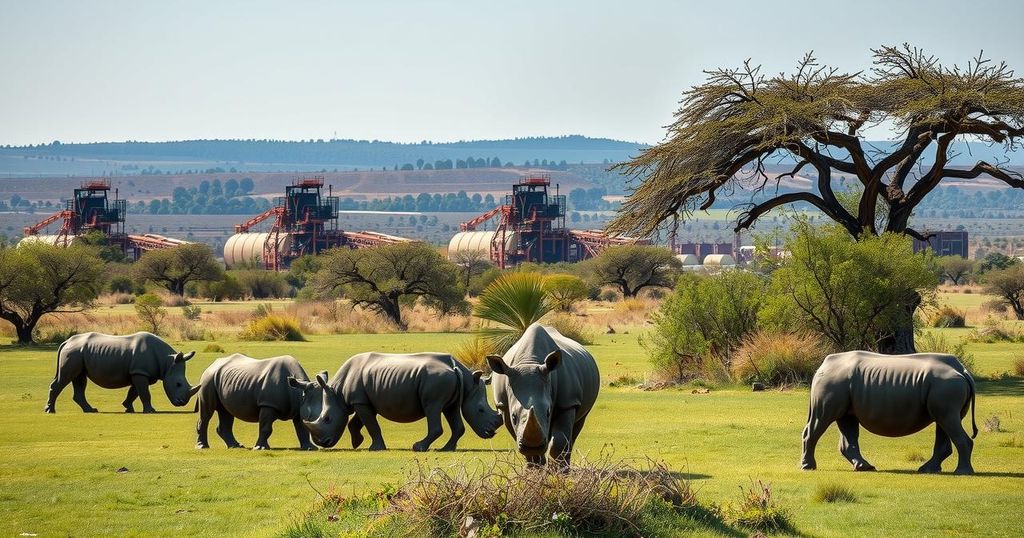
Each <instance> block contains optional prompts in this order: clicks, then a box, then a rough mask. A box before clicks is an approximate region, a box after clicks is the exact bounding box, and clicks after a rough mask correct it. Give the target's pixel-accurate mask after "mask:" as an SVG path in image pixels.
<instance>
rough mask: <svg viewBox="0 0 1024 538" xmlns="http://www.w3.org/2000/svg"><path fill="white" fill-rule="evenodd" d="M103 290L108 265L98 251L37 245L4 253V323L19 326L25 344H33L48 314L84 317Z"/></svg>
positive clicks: (0, 302) (0, 297) (0, 283)
mask: <svg viewBox="0 0 1024 538" xmlns="http://www.w3.org/2000/svg"><path fill="white" fill-rule="evenodd" d="M102 289H103V261H102V260H100V258H99V256H98V254H97V251H96V249H95V248H93V247H88V246H85V245H79V244H74V243H73V244H71V245H70V246H68V247H67V248H62V247H57V246H53V245H46V244H42V243H32V244H28V245H23V246H19V247H6V248H0V319H5V320H7V321H9V322H11V324H12V325H14V329H15V331H16V333H17V335H18V343H19V344H29V343H32V331H33V330H34V329H35V327H36V324H37V323H38V322H39V320H40V318H42V317H43V316H44V315H46V314H49V313H53V312H78V311H81V310H83V309H85V308H87V307H88V306H90V305H91V304H92V301H93V299H95V298H96V296H97V295H98V294H99V292H100V290H102Z"/></svg>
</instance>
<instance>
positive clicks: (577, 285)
mask: <svg viewBox="0 0 1024 538" xmlns="http://www.w3.org/2000/svg"><path fill="white" fill-rule="evenodd" d="M589 291H590V289H589V288H588V287H587V283H586V282H583V279H581V278H579V277H576V276H573V275H564V274H554V275H548V276H547V277H545V278H544V293H547V294H548V299H549V300H550V301H551V304H552V306H554V307H555V309H556V310H561V311H562V312H568V311H570V310H572V308H573V305H575V304H576V303H578V302H580V301H582V300H583V299H586V298H587V294H588V292H589Z"/></svg>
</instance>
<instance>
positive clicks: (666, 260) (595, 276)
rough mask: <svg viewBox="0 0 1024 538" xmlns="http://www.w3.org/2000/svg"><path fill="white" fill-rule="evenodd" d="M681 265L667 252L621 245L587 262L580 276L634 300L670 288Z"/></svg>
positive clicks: (644, 246)
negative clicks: (647, 290) (653, 289)
mask: <svg viewBox="0 0 1024 538" xmlns="http://www.w3.org/2000/svg"><path fill="white" fill-rule="evenodd" d="M681 267H682V263H681V262H680V261H679V260H678V259H677V258H676V257H675V256H674V255H673V254H672V251H670V250H668V249H667V248H662V247H655V246H649V245H621V246H614V247H609V248H607V249H605V250H604V251H603V252H601V254H599V255H598V256H597V257H596V258H593V259H590V260H587V261H586V262H585V265H584V266H583V273H584V274H586V275H587V276H588V277H589V279H590V280H591V281H592V282H593V283H594V284H596V285H598V286H605V285H614V286H616V287H618V288H619V291H621V292H622V296H623V297H626V298H629V297H636V295H637V294H638V293H640V290H642V289H644V288H651V287H661V288H671V287H672V286H673V285H674V284H675V278H676V275H677V273H678V271H679V269H680V268H681Z"/></svg>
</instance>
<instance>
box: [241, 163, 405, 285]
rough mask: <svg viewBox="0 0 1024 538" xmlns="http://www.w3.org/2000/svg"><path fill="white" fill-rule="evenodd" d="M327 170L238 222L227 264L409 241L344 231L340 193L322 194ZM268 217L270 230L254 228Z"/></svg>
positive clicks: (279, 261) (269, 265)
mask: <svg viewBox="0 0 1024 538" xmlns="http://www.w3.org/2000/svg"><path fill="white" fill-rule="evenodd" d="M323 187H324V178H323V176H313V177H309V178H302V179H297V180H295V181H294V182H292V184H291V185H288V186H286V187H285V193H284V197H282V198H277V200H275V203H274V206H273V207H271V208H270V209H268V210H267V211H264V212H263V213H261V214H259V215H257V216H255V217H253V218H251V219H249V220H248V221H246V222H245V223H243V224H239V225H236V226H235V234H234V235H232V236H231V237H229V238H228V240H227V242H226V243H224V265H226V266H227V267H228V268H231V267H233V266H239V265H244V264H255V265H258V266H260V267H264V268H266V269H272V270H278V269H283V268H285V267H288V265H289V264H291V262H292V260H295V259H296V258H298V257H300V256H305V255H307V254H319V253H321V252H323V251H324V250H327V249H329V248H334V247H341V246H346V247H351V248H363V247H372V246H377V245H382V244H388V243H401V242H407V241H410V240H409V239H405V238H403V237H396V236H393V235H387V234H382V233H377V232H345V231H342V230H339V229H338V197H337V196H333V195H332V193H331V187H330V185H328V186H327V189H328V191H327V192H328V194H327V195H326V196H324V195H323V193H322V189H323ZM264 222H268V223H269V228H268V229H266V230H265V231H255V228H256V227H257V226H259V225H260V224H261V223H264Z"/></svg>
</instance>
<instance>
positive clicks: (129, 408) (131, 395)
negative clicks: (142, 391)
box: [121, 385, 139, 413]
mask: <svg viewBox="0 0 1024 538" xmlns="http://www.w3.org/2000/svg"><path fill="white" fill-rule="evenodd" d="M138 396H139V393H138V391H136V390H135V385H132V386H131V387H128V395H127V396H125V399H124V401H123V402H121V406H123V407H124V412H125V413H134V412H135V405H134V404H135V398H137V397H138Z"/></svg>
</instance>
